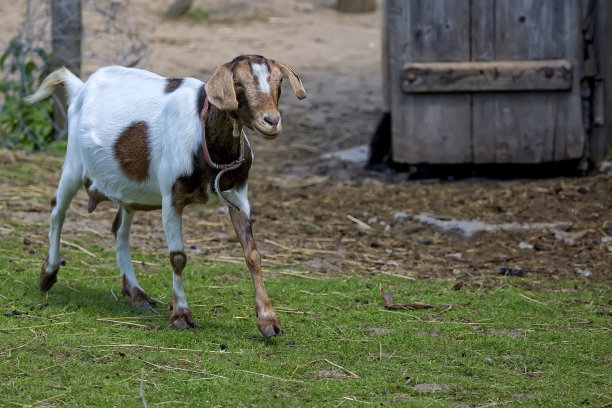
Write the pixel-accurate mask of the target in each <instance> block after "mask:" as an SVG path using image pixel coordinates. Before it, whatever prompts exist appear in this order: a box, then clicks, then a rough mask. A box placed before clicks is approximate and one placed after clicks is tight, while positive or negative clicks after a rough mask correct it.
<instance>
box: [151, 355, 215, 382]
mask: <svg viewBox="0 0 612 408" xmlns="http://www.w3.org/2000/svg"><path fill="white" fill-rule="evenodd" d="M140 361H142V362H143V363H147V364H149V365H152V366H153V367H156V368H159V369H160V370H174V371H186V372H188V373H195V374H201V375H210V376H212V377H209V378H207V379H212V378H225V379H227V377H224V376H222V375H216V374H211V373H207V372H205V371H202V370H189V369H187V368H180V367H173V366H169V365H165V366H162V365H159V364H155V363H151V362H149V361H147V360H142V359H141V360H140Z"/></svg>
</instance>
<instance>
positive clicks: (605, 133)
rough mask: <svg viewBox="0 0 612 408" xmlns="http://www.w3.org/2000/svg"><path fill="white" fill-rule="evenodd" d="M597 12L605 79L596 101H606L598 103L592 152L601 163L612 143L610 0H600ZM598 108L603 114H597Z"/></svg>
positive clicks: (602, 77) (598, 52)
mask: <svg viewBox="0 0 612 408" xmlns="http://www.w3.org/2000/svg"><path fill="white" fill-rule="evenodd" d="M585 3H588V2H587V1H585ZM594 12H595V14H594V20H595V21H594V24H595V38H594V39H595V49H596V58H597V60H598V62H599V64H598V65H599V66H598V71H599V73H598V77H599V78H600V79H599V81H602V82H600V83H599V84H598V85H599V87H600V88H599V89H596V92H597V93H596V94H595V95H594V96H595V97H596V100H595V102H598V103H601V104H602V105H603V106H595V107H594V108H596V109H594V110H595V115H594V116H595V117H594V121H595V123H594V126H593V129H592V132H591V138H590V139H591V140H590V147H591V149H590V156H591V159H592V160H593V161H594V162H595V163H597V162H599V161H601V160H603V158H604V157H605V155H606V151H607V149H608V148H611V147H612V41H610V38H612V3H611V2H610V1H609V0H597V1H596V2H595V9H594ZM597 108H598V109H599V110H600V111H599V112H600V113H602V114H603V117H601V118H598V117H597V116H598V114H597ZM597 122H600V123H597Z"/></svg>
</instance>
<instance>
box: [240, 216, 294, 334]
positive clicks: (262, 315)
mask: <svg viewBox="0 0 612 408" xmlns="http://www.w3.org/2000/svg"><path fill="white" fill-rule="evenodd" d="M230 218H231V220H232V225H233V226H234V230H235V231H236V236H237V237H238V239H239V240H240V245H242V249H243V250H244V258H245V260H246V263H247V266H248V267H249V270H250V272H251V278H252V279H253V287H254V288H255V315H256V316H257V327H258V328H259V331H260V332H261V334H262V335H263V336H264V337H266V338H267V337H271V336H276V335H279V334H282V333H283V330H282V329H281V326H280V322H279V321H278V318H277V317H276V313H274V309H273V308H272V305H271V304H270V299H269V298H268V293H267V292H266V287H265V285H264V281H263V274H262V273H261V256H260V254H259V251H258V250H257V247H256V246H255V239H254V238H253V231H252V228H251V220H250V219H249V216H248V215H247V214H246V213H244V212H243V211H234V210H230Z"/></svg>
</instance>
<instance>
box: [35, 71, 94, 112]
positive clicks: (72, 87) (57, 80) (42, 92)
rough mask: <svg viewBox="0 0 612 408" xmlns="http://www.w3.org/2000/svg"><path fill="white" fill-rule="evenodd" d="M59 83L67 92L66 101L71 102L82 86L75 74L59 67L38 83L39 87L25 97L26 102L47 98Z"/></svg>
mask: <svg viewBox="0 0 612 408" xmlns="http://www.w3.org/2000/svg"><path fill="white" fill-rule="evenodd" d="M60 84H64V86H65V87H66V91H67V93H68V103H70V102H72V101H73V100H74V98H76V96H77V95H78V94H79V92H80V91H81V88H82V87H83V81H81V80H80V79H79V78H78V77H77V76H76V75H74V74H73V73H72V72H70V71H69V70H68V69H67V68H66V67H61V68H60V69H57V70H55V71H53V72H52V73H50V74H49V76H48V77H46V78H45V80H44V81H43V82H42V84H40V87H39V88H38V90H37V91H36V92H34V93H33V94H32V95H30V96H28V97H26V98H25V102H26V103H27V104H30V105H31V104H33V103H36V102H39V101H42V100H43V99H45V98H47V97H48V96H49V95H51V94H52V93H53V90H54V89H55V88H56V87H57V86H58V85H60Z"/></svg>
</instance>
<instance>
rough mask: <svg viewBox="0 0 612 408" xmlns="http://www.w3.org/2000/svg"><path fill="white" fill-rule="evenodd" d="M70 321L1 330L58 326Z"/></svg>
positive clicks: (2, 329)
mask: <svg viewBox="0 0 612 408" xmlns="http://www.w3.org/2000/svg"><path fill="white" fill-rule="evenodd" d="M68 323H70V322H59V323H51V324H41V325H39V326H28V327H6V328H0V331H10V330H22V329H36V328H38V327H48V326H57V325H61V324H68Z"/></svg>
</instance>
